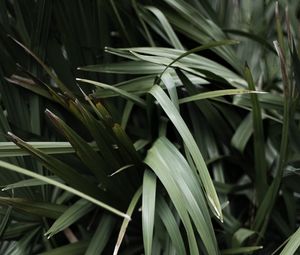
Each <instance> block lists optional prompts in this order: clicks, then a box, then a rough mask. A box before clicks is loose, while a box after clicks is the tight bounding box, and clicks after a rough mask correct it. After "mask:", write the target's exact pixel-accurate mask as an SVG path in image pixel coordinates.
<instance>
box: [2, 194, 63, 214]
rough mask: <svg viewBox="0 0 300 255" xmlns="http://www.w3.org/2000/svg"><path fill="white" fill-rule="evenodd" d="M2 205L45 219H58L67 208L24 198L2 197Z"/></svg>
mask: <svg viewBox="0 0 300 255" xmlns="http://www.w3.org/2000/svg"><path fill="white" fill-rule="evenodd" d="M0 204H1V205H6V206H11V207H13V208H15V209H18V210H21V211H23V212H26V213H29V214H34V215H38V216H43V217H49V218H52V219H57V218H58V217H59V216H60V215H61V214H62V213H63V212H64V211H65V210H66V208H67V207H66V206H63V205H57V204H52V203H43V202H36V201H31V200H28V199H23V198H10V197H0Z"/></svg>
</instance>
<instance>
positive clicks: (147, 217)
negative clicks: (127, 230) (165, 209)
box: [142, 170, 156, 255]
mask: <svg viewBox="0 0 300 255" xmlns="http://www.w3.org/2000/svg"><path fill="white" fill-rule="evenodd" d="M155 197H156V176H155V174H153V173H152V172H151V171H149V170H145V172H144V179H143V195H142V227H143V240H144V249H145V255H151V254H152V241H153V228H154V216H155Z"/></svg>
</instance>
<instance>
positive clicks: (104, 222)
mask: <svg viewBox="0 0 300 255" xmlns="http://www.w3.org/2000/svg"><path fill="white" fill-rule="evenodd" d="M114 225H115V219H114V218H113V216H111V215H108V214H104V215H103V216H102V218H101V220H100V222H99V224H98V227H97V230H96V232H95V233H94V235H93V237H92V239H91V241H90V243H89V246H88V248H87V250H86V252H85V255H89V254H95V255H96V254H102V252H103V250H104V248H105V246H106V244H107V242H108V241H109V240H110V236H111V234H112V232H113V229H114Z"/></svg>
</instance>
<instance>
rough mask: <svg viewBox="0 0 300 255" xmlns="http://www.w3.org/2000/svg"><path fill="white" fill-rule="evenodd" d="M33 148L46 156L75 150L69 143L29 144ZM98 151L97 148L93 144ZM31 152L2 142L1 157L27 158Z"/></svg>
mask: <svg viewBox="0 0 300 255" xmlns="http://www.w3.org/2000/svg"><path fill="white" fill-rule="evenodd" d="M28 144H29V145H30V146H32V147H33V148H36V149H39V150H41V151H42V152H44V153H46V154H66V153H74V152H75V150H74V148H73V147H72V145H71V144H70V143H68V142H28ZM91 146H92V147H93V148H94V150H96V149H97V148H96V146H95V145H94V144H91ZM27 155H30V153H29V152H27V151H26V150H23V149H22V148H20V147H18V146H17V145H16V144H14V143H12V142H0V157H17V156H27Z"/></svg>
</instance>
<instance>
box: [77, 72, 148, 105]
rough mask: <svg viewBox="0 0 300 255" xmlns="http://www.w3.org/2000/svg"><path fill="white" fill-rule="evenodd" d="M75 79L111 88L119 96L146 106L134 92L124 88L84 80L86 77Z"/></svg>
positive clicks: (103, 87)
mask: <svg viewBox="0 0 300 255" xmlns="http://www.w3.org/2000/svg"><path fill="white" fill-rule="evenodd" d="M76 80H77V81H81V82H85V83H89V84H93V85H95V86H99V87H100V88H102V89H108V90H112V91H114V92H116V93H118V94H119V95H120V96H121V97H124V98H125V99H128V100H131V101H132V102H134V103H136V104H137V105H139V106H141V107H145V106H146V102H145V101H144V100H143V99H141V98H140V97H138V96H136V95H134V94H131V93H128V92H126V91H125V90H122V89H119V88H117V87H114V86H111V85H107V84H104V83H101V82H96V81H91V80H86V79H80V78H77V79H76Z"/></svg>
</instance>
